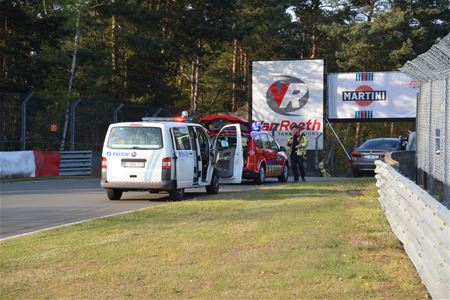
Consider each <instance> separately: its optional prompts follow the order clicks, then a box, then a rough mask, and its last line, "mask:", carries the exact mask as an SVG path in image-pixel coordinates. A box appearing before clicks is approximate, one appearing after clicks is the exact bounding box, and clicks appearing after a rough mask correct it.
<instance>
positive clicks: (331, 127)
mask: <svg viewBox="0 0 450 300" xmlns="http://www.w3.org/2000/svg"><path fill="white" fill-rule="evenodd" d="M325 120H326V121H327V124H328V126H330V129H331V131H332V132H333V134H334V136H335V137H336V140H337V141H338V143H339V145H341V147H342V150H344V153H345V155H346V156H347V158H348V160H349V161H351V160H352V158H351V157H350V155H349V154H348V152H347V150H346V149H345V147H344V145H343V144H342V142H341V139H340V138H339V136H338V135H337V133H336V131H335V130H334V128H333V126H332V125H331V123H330V121H328V118H325Z"/></svg>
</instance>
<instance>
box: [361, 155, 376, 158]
mask: <svg viewBox="0 0 450 300" xmlns="http://www.w3.org/2000/svg"><path fill="white" fill-rule="evenodd" d="M364 158H368V159H378V158H379V156H378V155H364Z"/></svg>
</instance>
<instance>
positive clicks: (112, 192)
mask: <svg viewBox="0 0 450 300" xmlns="http://www.w3.org/2000/svg"><path fill="white" fill-rule="evenodd" d="M106 195H108V199H109V200H120V198H121V197H122V191H121V190H116V189H107V190H106Z"/></svg>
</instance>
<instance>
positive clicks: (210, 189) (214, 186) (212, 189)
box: [206, 170, 219, 194]
mask: <svg viewBox="0 0 450 300" xmlns="http://www.w3.org/2000/svg"><path fill="white" fill-rule="evenodd" d="M206 192H207V193H208V194H217V193H218V192H219V174H218V173H217V171H216V170H214V172H213V174H212V178H211V184H210V185H207V186H206Z"/></svg>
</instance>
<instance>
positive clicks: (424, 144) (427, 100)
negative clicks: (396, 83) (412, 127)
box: [401, 34, 450, 188]
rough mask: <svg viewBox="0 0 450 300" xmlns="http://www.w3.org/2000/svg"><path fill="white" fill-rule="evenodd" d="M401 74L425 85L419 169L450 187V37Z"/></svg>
mask: <svg viewBox="0 0 450 300" xmlns="http://www.w3.org/2000/svg"><path fill="white" fill-rule="evenodd" d="M401 70H402V71H403V72H404V73H406V74H408V75H409V76H411V77H412V78H414V79H416V80H418V81H420V82H421V87H420V88H421V92H420V97H419V101H418V107H417V109H418V118H417V124H418V125H417V130H418V140H417V166H418V168H419V169H421V170H423V171H425V172H426V173H428V174H429V175H431V176H432V177H433V178H435V179H437V180H439V181H441V182H443V183H445V184H446V185H447V188H448V186H449V185H450V167H449V166H450V150H449V148H450V147H449V146H450V141H449V138H450V136H449V135H450V125H449V123H450V104H449V102H450V99H449V95H450V87H449V86H450V34H448V35H447V36H445V37H444V38H443V39H442V40H441V41H440V42H439V43H438V44H436V45H434V46H432V47H431V49H430V50H428V51H427V52H425V53H424V54H421V55H419V56H418V57H417V58H416V59H414V60H413V61H408V62H407V63H406V64H405V65H404V66H403V67H402V68H401Z"/></svg>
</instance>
